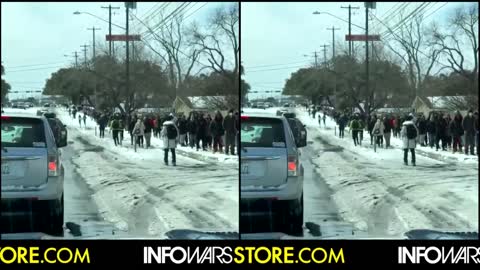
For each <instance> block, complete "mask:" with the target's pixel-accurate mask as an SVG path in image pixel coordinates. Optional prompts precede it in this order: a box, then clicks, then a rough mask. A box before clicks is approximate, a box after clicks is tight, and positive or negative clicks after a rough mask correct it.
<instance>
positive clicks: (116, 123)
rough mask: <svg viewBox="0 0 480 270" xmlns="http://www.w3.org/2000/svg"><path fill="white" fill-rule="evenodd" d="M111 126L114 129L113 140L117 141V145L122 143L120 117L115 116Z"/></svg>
mask: <svg viewBox="0 0 480 270" xmlns="http://www.w3.org/2000/svg"><path fill="white" fill-rule="evenodd" d="M110 128H111V129H112V136H113V142H114V143H115V146H117V145H119V144H120V141H119V140H118V132H119V129H120V122H119V120H118V117H117V116H115V117H114V118H113V119H112V121H111V123H110Z"/></svg>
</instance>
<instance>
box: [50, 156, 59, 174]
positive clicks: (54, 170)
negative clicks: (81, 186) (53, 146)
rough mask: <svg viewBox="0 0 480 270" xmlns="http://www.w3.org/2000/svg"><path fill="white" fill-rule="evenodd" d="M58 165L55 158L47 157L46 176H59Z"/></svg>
mask: <svg viewBox="0 0 480 270" xmlns="http://www.w3.org/2000/svg"><path fill="white" fill-rule="evenodd" d="M59 175H60V164H59V161H58V158H57V157H56V156H49V157H48V176H59Z"/></svg>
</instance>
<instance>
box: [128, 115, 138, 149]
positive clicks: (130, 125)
mask: <svg viewBox="0 0 480 270" xmlns="http://www.w3.org/2000/svg"><path fill="white" fill-rule="evenodd" d="M136 124H137V116H136V115H134V116H133V117H130V120H129V122H128V133H129V134H130V145H132V146H133V143H134V142H133V140H134V137H135V136H134V134H133V129H134V128H135V125H136Z"/></svg>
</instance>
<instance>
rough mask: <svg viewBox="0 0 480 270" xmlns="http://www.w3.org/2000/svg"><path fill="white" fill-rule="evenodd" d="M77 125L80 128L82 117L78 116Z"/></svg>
mask: <svg viewBox="0 0 480 270" xmlns="http://www.w3.org/2000/svg"><path fill="white" fill-rule="evenodd" d="M78 125H79V126H80V127H82V115H81V114H78Z"/></svg>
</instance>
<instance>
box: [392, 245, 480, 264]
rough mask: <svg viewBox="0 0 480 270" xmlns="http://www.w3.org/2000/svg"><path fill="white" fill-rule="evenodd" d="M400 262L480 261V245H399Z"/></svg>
mask: <svg viewBox="0 0 480 270" xmlns="http://www.w3.org/2000/svg"><path fill="white" fill-rule="evenodd" d="M398 263H399V264H421V263H428V264H437V263H441V264H469V263H475V264H478V263H480V247H449V248H445V247H441V248H438V247H398Z"/></svg>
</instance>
